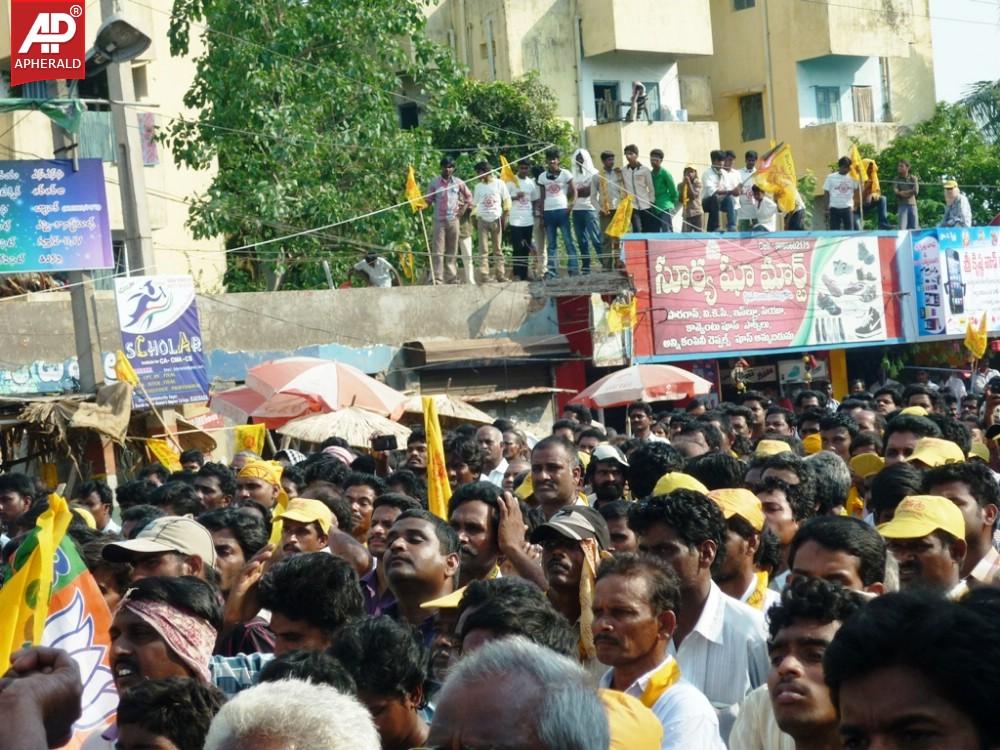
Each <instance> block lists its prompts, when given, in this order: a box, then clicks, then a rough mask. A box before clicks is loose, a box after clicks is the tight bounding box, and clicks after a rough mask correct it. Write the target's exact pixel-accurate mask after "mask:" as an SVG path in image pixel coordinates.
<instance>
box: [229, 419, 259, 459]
mask: <svg viewBox="0 0 1000 750" xmlns="http://www.w3.org/2000/svg"><path fill="white" fill-rule="evenodd" d="M234 438H235V439H234V441H233V442H234V446H233V452H234V453H239V452H240V451H253V452H254V453H256V454H257V455H258V456H259V455H261V454H262V453H263V452H264V442H265V440H266V439H267V427H265V426H264V425H262V424H241V425H240V426H239V427H237V428H236V432H235V435H234Z"/></svg>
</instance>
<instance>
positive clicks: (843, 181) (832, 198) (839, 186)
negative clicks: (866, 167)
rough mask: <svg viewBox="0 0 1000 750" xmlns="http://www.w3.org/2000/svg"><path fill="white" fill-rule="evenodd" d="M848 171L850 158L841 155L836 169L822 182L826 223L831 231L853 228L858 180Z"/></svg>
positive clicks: (849, 169) (851, 229)
mask: <svg viewBox="0 0 1000 750" xmlns="http://www.w3.org/2000/svg"><path fill="white" fill-rule="evenodd" d="M850 171H851V160H850V159H849V158H848V157H846V156H841V157H840V159H839V160H838V161H837V171H836V172H833V173H832V174H828V175H827V176H826V181H824V182H823V195H824V196H825V197H826V225H827V227H829V229H830V231H832V232H836V231H845V232H850V231H853V230H854V194H855V193H856V192H858V181H857V180H855V179H854V178H853V177H851V176H850V174H848V173H849V172H850Z"/></svg>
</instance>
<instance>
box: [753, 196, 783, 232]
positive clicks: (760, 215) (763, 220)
mask: <svg viewBox="0 0 1000 750" xmlns="http://www.w3.org/2000/svg"><path fill="white" fill-rule="evenodd" d="M750 211H751V212H752V213H753V219H752V221H753V224H752V226H753V230H754V231H755V232H759V231H766V232H774V231H776V230H777V228H778V204H777V203H775V202H774V201H773V200H772V199H771V197H770V196H769V195H768V194H767V193H765V192H764V191H763V190H761V189H760V188H759V187H757V186H756V185H754V186H753V187H752V188H751V189H750Z"/></svg>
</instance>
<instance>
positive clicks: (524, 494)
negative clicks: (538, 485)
mask: <svg viewBox="0 0 1000 750" xmlns="http://www.w3.org/2000/svg"><path fill="white" fill-rule="evenodd" d="M534 491H535V485H534V483H533V482H532V481H531V473H530V472H529V473H528V476H526V477H525V478H524V481H523V482H521V484H519V485H518V486H517V489H516V490H514V494H515V495H517V497H518V498H520V499H521V500H527V499H528V498H529V497H531V493H533V492H534Z"/></svg>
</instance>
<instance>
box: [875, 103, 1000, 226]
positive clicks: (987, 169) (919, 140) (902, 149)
mask: <svg viewBox="0 0 1000 750" xmlns="http://www.w3.org/2000/svg"><path fill="white" fill-rule="evenodd" d="M862 151H864V149H862ZM900 159H906V160H908V161H909V162H910V166H911V168H912V170H913V173H914V174H916V175H917V176H918V177H919V178H920V195H919V196H918V198H917V206H918V210H919V215H920V224H921V226H925V227H931V226H934V225H936V224H937V223H938V222H939V221H940V220H941V217H942V216H943V215H944V210H945V203H944V189H943V188H942V186H941V182H942V181H943V180H945V179H949V178H950V179H955V180H957V181H958V183H959V185H961V189H962V192H963V193H965V195H966V196H967V197H968V199H969V205H970V206H971V207H972V218H973V223H975V224H988V223H989V222H990V220H991V219H992V218H993V217H994V216H996V215H997V213H1000V145H998V144H995V143H991V142H990V141H989V140H988V139H987V138H986V136H984V135H983V132H982V131H981V130H980V129H979V127H978V126H977V124H976V122H975V121H974V120H973V118H972V117H971V116H970V115H969V113H968V111H967V110H966V108H965V107H963V106H961V105H952V104H946V103H941V104H938V106H937V109H936V110H935V112H934V115H933V116H932V117H931V118H930V119H928V120H925V121H924V122H922V123H920V124H919V125H917V126H915V127H914V128H913V129H912V130H911V131H909V132H907V133H904V134H902V135H900V136H899V137H898V138H897V139H896V140H895V141H893V143H892V145H890V146H889V147H888V148H886V149H884V150H883V151H881V152H880V153H879V154H878V155H877V156H876V161H877V162H878V165H879V168H880V170H881V172H880V178H881V183H882V192H883V193H884V194H885V195H886V197H887V198H888V200H889V208H890V210H893V209H895V207H896V202H895V198H894V195H893V192H892V188H893V180H895V178H896V166H897V165H898V163H899V160H900Z"/></svg>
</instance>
